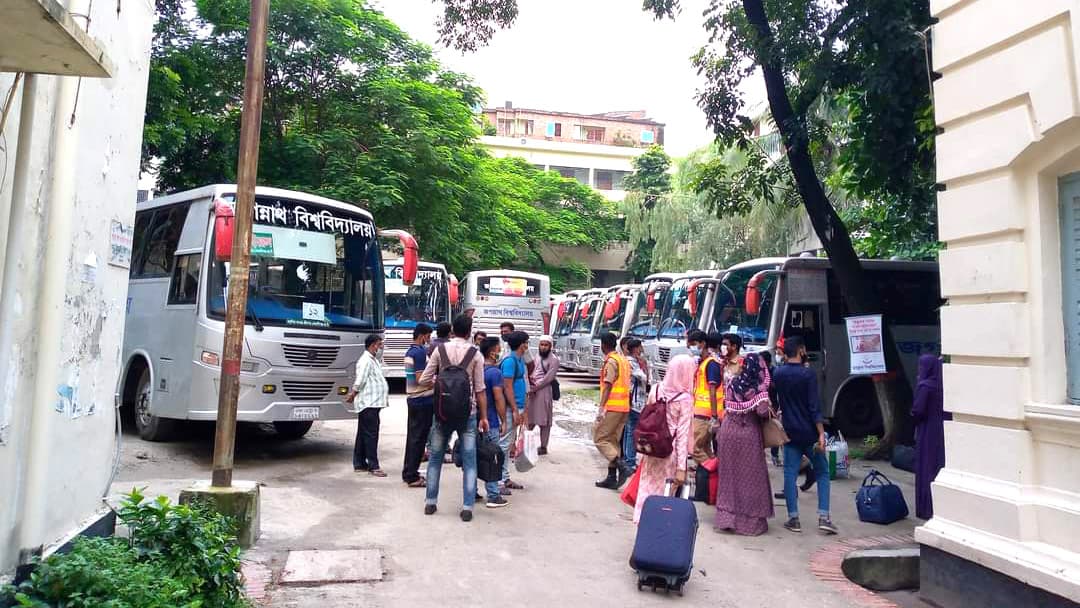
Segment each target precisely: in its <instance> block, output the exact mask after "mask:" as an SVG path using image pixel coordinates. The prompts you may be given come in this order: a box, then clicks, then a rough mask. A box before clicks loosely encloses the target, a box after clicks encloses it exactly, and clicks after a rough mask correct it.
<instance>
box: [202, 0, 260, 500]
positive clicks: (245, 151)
mask: <svg viewBox="0 0 1080 608" xmlns="http://www.w3.org/2000/svg"><path fill="white" fill-rule="evenodd" d="M269 10H270V7H269V0H251V21H250V24H249V25H248V38H247V66H246V68H245V71H244V105H243V110H242V113H241V115H240V158H239V160H238V162H237V168H236V210H235V219H234V220H233V222H234V223H233V230H234V233H233V244H232V255H231V259H230V263H231V268H230V269H229V293H228V299H229V301H228V303H227V307H226V310H225V345H224V347H223V348H222V353H221V385H220V390H219V392H218V412H217V429H216V431H215V433H214V472H213V478H212V484H213V486H214V487H218V488H227V487H229V486H231V485H232V473H233V447H234V445H235V443H236V398H237V396H238V395H239V393H240V360H241V358H242V357H243V354H244V321H245V318H246V317H247V314H246V312H247V296H248V270H249V263H250V260H251V217H252V211H253V210H254V208H255V176H256V173H257V172H258V167H259V130H260V127H261V126H262V105H263V80H264V74H265V72H266V21H267V17H268V13H269Z"/></svg>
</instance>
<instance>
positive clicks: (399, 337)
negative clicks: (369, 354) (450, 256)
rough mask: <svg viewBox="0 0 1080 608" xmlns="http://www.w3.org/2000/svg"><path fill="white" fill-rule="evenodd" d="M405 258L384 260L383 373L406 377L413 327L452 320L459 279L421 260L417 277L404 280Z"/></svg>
mask: <svg viewBox="0 0 1080 608" xmlns="http://www.w3.org/2000/svg"><path fill="white" fill-rule="evenodd" d="M403 270H404V266H403V260H387V261H385V262H383V275H384V277H385V284H386V315H385V318H386V336H385V339H384V341H383V354H382V357H383V375H384V376H386V377H387V378H404V377H405V351H407V350H409V346H410V345H411V344H412V340H413V328H415V327H416V326H417V325H419V324H420V323H427V324H428V325H430V326H431V328H432V329H434V328H435V326H436V325H437V324H439V323H443V322H446V323H449V322H450V310H451V307H453V306H456V305H457V279H456V278H453V275H451V274H449V273H447V272H446V267H445V266H443V265H442V264H435V263H433V262H424V261H421V262H420V268H419V270H418V271H417V273H416V280H415V281H413V284H412V285H407V284H405V282H404V281H403V280H402V272H403Z"/></svg>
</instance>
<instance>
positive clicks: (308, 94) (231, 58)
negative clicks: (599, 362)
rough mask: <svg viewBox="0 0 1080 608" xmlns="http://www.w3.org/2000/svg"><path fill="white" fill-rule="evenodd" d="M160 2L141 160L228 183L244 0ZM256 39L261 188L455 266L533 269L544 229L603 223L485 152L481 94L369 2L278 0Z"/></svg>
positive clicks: (586, 240)
mask: <svg viewBox="0 0 1080 608" xmlns="http://www.w3.org/2000/svg"><path fill="white" fill-rule="evenodd" d="M157 8H158V11H159V19H160V20H159V22H158V25H157V30H156V36H155V42H154V49H153V57H152V63H151V77H150V90H149V94H148V100H147V118H146V126H145V132H144V142H143V162H144V165H151V164H154V165H156V166H157V168H158V185H159V188H161V189H162V190H165V191H170V190H176V189H183V188H190V187H195V186H199V185H203V184H207V183H216V182H230V181H234V180H235V168H236V154H237V134H238V131H239V113H240V99H241V93H242V90H241V84H242V82H243V69H244V65H243V61H244V54H245V53H244V44H245V33H246V29H247V19H248V3H247V2H246V0H196V2H195V3H194V5H193V7H192V6H191V5H189V4H188V3H186V2H181V1H180V0H158V4H157ZM191 8H193V9H194V10H191ZM267 39H268V43H267V69H266V72H267V77H266V94H265V102H264V111H263V128H262V141H261V144H260V146H261V151H260V152H261V153H260V162H259V182H260V183H261V184H270V185H274V186H277V187H282V188H289V189H295V190H301V191H306V192H314V193H318V194H322V195H325V196H328V197H331V198H335V199H338V200H343V201H350V202H353V203H355V204H360V205H362V206H364V207H366V208H367V209H369V210H370V211H372V212H373V213H374V214H375V217H376V219H377V221H378V223H379V225H381V226H392V227H401V228H406V229H408V230H410V231H412V232H413V233H414V234H415V235H416V236H417V237H418V239H419V240H420V243H421V250H422V253H423V255H424V257H425V258H427V259H432V260H437V261H440V262H443V263H445V264H447V266H448V267H449V268H451V269H452V270H453V271H455V272H464V271H466V270H470V269H473V268H480V267H496V266H509V265H513V266H518V267H522V266H524V267H527V268H533V267H535V268H540V267H542V266H543V265H544V260H543V258H542V257H541V256H540V254H539V253H538V252H539V251H540V249H541V247H540V244H541V243H542V242H544V240H545V239H547V240H548V242H552V243H563V242H567V241H573V242H574V243H575V244H583V245H589V246H593V247H597V248H599V247H603V246H604V245H605V244H606V240H605V239H608V238H609V237H610V236H611V235H612V234H613V233H614V232H613V229H612V227H611V225H610V221H611V218H612V216H613V211H612V209H611V208H610V205H606V204H605V203H604V201H603V200H602V199H600V198H599V196H596V195H595V194H594V193H592V192H591V191H589V190H588V189H586V188H583V187H581V186H580V184H577V183H576V182H574V181H573V180H564V179H563V178H561V177H559V176H557V175H555V176H552V175H548V174H544V173H542V172H539V171H536V170H535V169H532V168H531V167H528V168H526V167H521V166H519V165H518V164H515V163H512V162H505V161H501V160H497V159H493V158H491V157H490V155H488V154H487V152H486V151H485V150H484V149H483V148H481V147H480V146H479V144H478V141H477V138H478V136H479V133H480V124H479V123H478V121H477V120H476V117H475V115H474V112H473V108H474V107H475V106H477V105H479V104H480V103H481V101H482V92H481V91H480V90H479V89H478V88H476V87H475V86H473V85H472V84H471V83H470V81H469V79H468V78H467V77H465V76H463V75H461V74H456V73H454V72H450V71H447V70H444V69H443V68H442V67H441V66H440V65H439V63H438V62H437V61H436V60H435V59H434V58H433V56H432V53H431V50H430V48H428V47H427V46H425V45H422V44H419V43H416V42H414V41H412V40H411V39H409V37H408V36H406V35H405V34H404V33H403V32H402V31H401V30H400V29H399V28H398V27H397V26H396V25H394V24H393V23H392V22H390V21H389V20H387V19H386V18H385V17H384V16H383V15H382V14H381V13H379V12H378V11H376V10H373V9H371V8H370V7H368V6H367V4H366V3H365V2H363V1H358V0H275V2H274V5H273V7H272V8H271V12H270V23H269V29H268V37H267ZM508 184H514V185H513V187H511V186H509V185H508ZM560 197H562V198H560ZM548 226H557V227H558V230H555V229H547V227H548ZM579 270H580V269H577V268H574V269H572V273H571V274H573V273H575V272H579Z"/></svg>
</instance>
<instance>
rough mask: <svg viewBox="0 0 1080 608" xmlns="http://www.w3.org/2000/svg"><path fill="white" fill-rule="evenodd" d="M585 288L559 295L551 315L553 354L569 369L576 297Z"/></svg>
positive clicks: (576, 303) (580, 294)
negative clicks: (571, 330)
mask: <svg viewBox="0 0 1080 608" xmlns="http://www.w3.org/2000/svg"><path fill="white" fill-rule="evenodd" d="M586 291H588V290H586V289H575V290H573V291H568V292H566V293H564V294H562V295H561V296H560V297H559V303H558V304H557V305H556V307H555V310H554V314H553V315H552V317H553V321H554V322H553V325H554V327H553V328H552V330H551V337H552V338H554V339H555V355H556V356H558V357H559V365H560V366H561V367H565V368H566V369H570V367H569V365H568V363H569V362H570V329H571V328H572V327H573V325H574V314H575V313H576V312H577V305H578V299H579V298H580V297H581V296H582V294H584V293H585V292H586Z"/></svg>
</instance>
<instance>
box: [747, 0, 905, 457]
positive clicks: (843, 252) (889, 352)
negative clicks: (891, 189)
mask: <svg viewBox="0 0 1080 608" xmlns="http://www.w3.org/2000/svg"><path fill="white" fill-rule="evenodd" d="M742 4H743V10H744V11H745V13H746V19H747V21H748V23H750V25H751V26H752V27H753V28H754V30H755V31H756V33H757V35H758V40H757V47H756V50H755V52H756V54H757V58H758V63H759V64H760V65H761V70H762V73H763V75H764V77H765V90H766V92H767V93H768V98H769V110H770V111H771V112H772V116H773V120H774V121H775V123H776V127H777V129H778V130H779V131H780V135H781V137H782V138H783V141H784V144H785V146H786V147H787V151H786V153H787V158H788V162H789V163H790V164H791V172H792V174H793V176H794V178H795V184H796V186H797V188H798V190H799V196H800V197H801V198H802V201H803V205H804V206H805V208H806V213H807V215H809V216H810V223H811V224H812V225H813V227H814V232H815V233H817V236H818V238H819V239H821V244H822V245H823V246H824V247H825V251H826V252H827V253H828V254H829V260H830V262H831V264H832V269H833V272H834V274H835V275H836V280H837V282H838V283H839V285H840V289H841V291H842V292H843V294H844V300H845V302H846V303H847V306H848V309H849V310H850V311H851V312H852V313H855V314H865V313H871V314H872V313H877V312H881V303H880V300H879V298H878V296H877V293H876V292H875V291H874V290H873V288H872V287H871V285H870V283H869V282H868V281H867V280H866V275H865V273H864V272H863V267H862V263H861V262H860V261H859V256H858V254H856V253H855V248H854V246H852V244H851V236H850V235H849V234H848V230H847V227H846V226H845V225H844V222H843V220H842V219H840V216H839V215H838V214H837V213H836V209H835V208H833V206H832V203H831V202H829V199H828V197H827V196H826V194H825V189H824V187H822V185H821V180H820V179H819V178H818V175H817V171H816V170H815V169H814V163H813V159H812V158H811V156H810V147H809V137H808V134H807V129H806V117H805V116H797V115H796V114H795V112H794V110H793V109H792V106H791V99H790V97H788V90H787V83H786V82H785V81H784V73H783V66H781V65H780V62H779V59H778V56H777V54H776V53H775V52H772V46H773V44H774V39H773V33H772V28H771V26H770V25H769V21H768V17H767V16H766V14H765V7H764V5H763V4H762V0H742ZM885 321H886V322H887V321H888V319H885ZM884 339H885V340H884V341H885V344H884V348H885V364H886V367H887V368H888V369H889V370H892V371H891V372H890V373H889V374H886V375H885V376H884V377H882V378H875V383H874V384H875V392H876V394H877V396H878V404H879V406H880V407H881V414H882V419H883V420H884V423H885V436H884V437H883V438H882V440H881V441H880V442H879V444H878V445H879V447H878V449H876V450H875V451H874V453H872V454H870V455H869V456H870V457H881V456H883V455H885V456H887V455H888V454H890V453H891V451H892V446H893V444H894V443H896V441H897V440H900V439H906V435H907V434H908V431H907V429H909V428H910V427H911V424H910V418H911V398H912V391H911V386H910V385H909V384H908V381H907V376H906V375H905V374H904V368H903V362H902V361H901V359H900V351H899V350H898V349H897V347H896V342H895V340H894V339H893V336H892V331H890V330H889V329H887V328H886V330H885V335H884Z"/></svg>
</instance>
